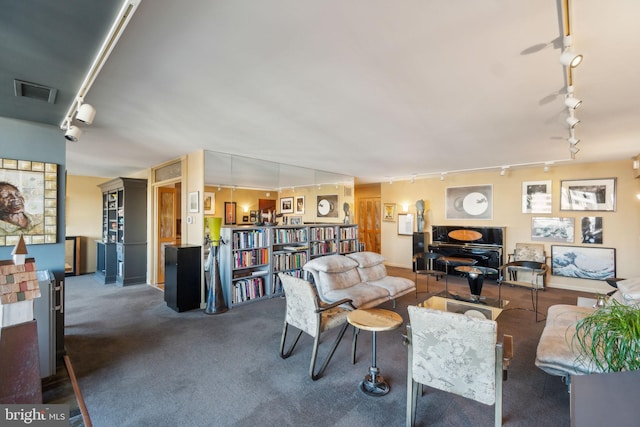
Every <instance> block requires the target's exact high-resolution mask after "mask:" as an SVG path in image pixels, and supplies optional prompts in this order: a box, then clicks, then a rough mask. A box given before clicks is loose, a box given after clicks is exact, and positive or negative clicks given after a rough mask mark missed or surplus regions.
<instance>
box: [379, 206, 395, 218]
mask: <svg viewBox="0 0 640 427" xmlns="http://www.w3.org/2000/svg"><path fill="white" fill-rule="evenodd" d="M382 220H383V221H395V220H396V204H395V203H385V204H384V207H383V210H382Z"/></svg>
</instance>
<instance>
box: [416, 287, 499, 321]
mask: <svg viewBox="0 0 640 427" xmlns="http://www.w3.org/2000/svg"><path fill="white" fill-rule="evenodd" d="M474 297H475V295H474ZM507 304H509V301H507V300H504V299H503V300H498V299H495V298H488V297H481V299H476V298H471V295H469V296H468V297H466V296H462V295H457V294H451V293H445V292H440V293H439V294H436V295H433V296H432V297H430V298H428V299H427V300H426V301H424V302H422V303H420V304H418V306H419V307H425V308H431V309H434V310H441V311H448V312H451V313H460V314H466V315H468V316H477V317H480V316H482V317H484V318H485V319H490V320H496V319H497V318H498V316H499V315H500V313H502V309H503V308H504V307H506V306H507Z"/></svg>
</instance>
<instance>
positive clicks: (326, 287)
mask: <svg viewBox="0 0 640 427" xmlns="http://www.w3.org/2000/svg"><path fill="white" fill-rule="evenodd" d="M318 279H319V283H316V286H321V287H322V290H321V293H322V295H324V296H327V292H329V291H330V290H333V289H347V288H349V287H351V286H353V285H355V284H357V283H360V282H362V280H360V275H359V274H358V270H356V269H355V268H353V267H352V268H351V269H350V270H346V271H342V272H338V273H331V272H325V271H319V272H318Z"/></svg>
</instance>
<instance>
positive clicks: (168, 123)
mask: <svg viewBox="0 0 640 427" xmlns="http://www.w3.org/2000/svg"><path fill="white" fill-rule="evenodd" d="M561 3H562V1H561V0H560V1H558V0H519V1H513V0H485V1H481V2H480V1H475V0H459V1H437V2H436V1H425V0H405V1H388V0H386V1H382V0H366V1H364V0H359V1H349V2H345V1H336V0H305V1H299V0H268V1H239V0H219V1H211V0H183V1H180V2H177V1H175V0H144V1H142V3H141V4H140V6H139V7H138V9H137V11H136V13H135V15H134V16H133V19H132V20H131V22H130V24H129V26H128V27H127V29H126V30H125V32H124V35H123V36H122V38H121V39H120V41H119V43H118V45H117V46H116V48H115V50H114V52H113V53H112V55H111V57H110V58H109V60H108V62H107V64H106V65H105V67H104V68H103V69H102V71H101V73H100V75H99V76H98V78H97V80H96V82H95V83H94V85H93V87H92V88H91V90H90V92H89V94H88V95H87V97H86V99H85V101H86V102H88V103H90V104H92V105H94V106H95V108H96V110H97V116H96V119H95V121H94V124H93V125H92V126H90V127H85V128H84V130H85V133H84V134H83V135H82V137H81V139H80V141H79V142H78V143H68V145H67V167H68V170H69V173H71V174H76V175H99V176H106V177H111V176H119V175H127V174H131V173H132V172H135V171H139V170H141V169H145V168H148V167H150V166H152V165H155V164H159V163H161V162H164V161H167V160H170V159H173V158H176V157H178V156H180V155H182V154H185V153H189V152H193V151H196V150H198V149H201V148H205V149H208V150H213V151H218V152H224V153H231V154H239V155H243V156H249V157H255V158H259V159H264V160H270V161H277V162H281V163H287V164H292V165H297V166H302V167H308V168H313V169H320V170H325V171H330V172H335V173H340V174H347V175H353V176H355V177H357V180H358V181H359V182H373V181H387V180H389V179H408V178H409V177H410V176H411V175H429V174H439V173H440V172H451V171H459V170H466V169H476V168H496V169H499V168H500V167H501V166H512V167H515V166H514V165H522V164H530V163H538V164H542V163H544V162H550V161H568V160H569V159H570V156H569V151H568V147H569V144H568V142H567V138H568V137H569V131H568V128H567V125H566V123H565V118H566V117H567V110H566V108H565V107H564V93H565V90H566V78H565V72H564V69H563V67H562V65H561V64H560V62H559V56H560V53H561V47H562V34H563V29H562V19H561ZM571 16H572V27H571V29H572V38H573V46H574V48H575V50H576V51H579V52H581V53H583V54H584V58H585V59H584V62H583V64H582V65H581V66H580V67H579V68H576V69H575V70H574V72H573V79H574V87H575V94H576V96H577V97H578V98H580V99H582V100H583V104H582V106H581V107H580V108H579V109H578V110H577V112H576V116H577V117H578V118H580V119H581V120H582V123H580V124H579V125H578V126H577V128H576V136H577V137H578V138H579V139H581V142H580V144H579V145H578V147H579V148H580V149H581V151H580V152H579V153H578V154H577V156H576V160H575V162H593V161H600V160H614V159H630V158H632V157H633V156H636V155H638V153H639V152H640V144H638V142H637V141H638V137H639V136H640V125H638V118H639V117H640V85H638V84H636V77H637V76H638V75H640V60H639V53H640V26H638V25H637V20H638V17H639V16H640V2H638V1H637V0H617V1H616V2H602V1H600V0H581V1H574V2H572V5H571ZM87 31H90V29H88V30H87ZM87 67H88V64H87ZM85 72H86V70H85ZM79 83H80V82H78V86H79ZM67 107H68V104H67ZM62 118H63V117H60V120H62ZM62 134H63V132H62V131H61V138H62ZM569 161H570V160H569Z"/></svg>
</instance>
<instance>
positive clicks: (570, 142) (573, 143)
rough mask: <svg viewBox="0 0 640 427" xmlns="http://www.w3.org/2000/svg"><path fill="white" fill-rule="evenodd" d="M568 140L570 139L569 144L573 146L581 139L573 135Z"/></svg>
mask: <svg viewBox="0 0 640 427" xmlns="http://www.w3.org/2000/svg"><path fill="white" fill-rule="evenodd" d="M567 141H569V144H571V146H572V147H573V146H575V145H577V144H578V143H579V142H580V140H579V139H577V138H574V137H573V136H572V137H571V138H569V139H567Z"/></svg>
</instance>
